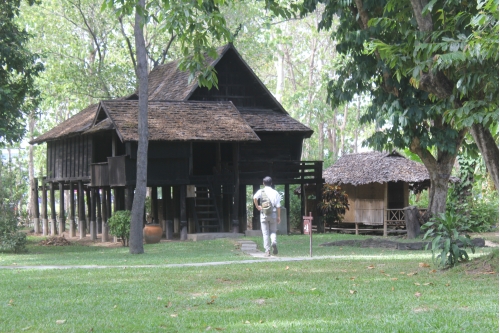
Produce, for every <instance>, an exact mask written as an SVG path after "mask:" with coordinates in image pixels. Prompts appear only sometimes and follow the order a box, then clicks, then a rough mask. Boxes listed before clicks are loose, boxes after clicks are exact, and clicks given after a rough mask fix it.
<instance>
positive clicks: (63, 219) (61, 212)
mask: <svg viewBox="0 0 500 333" xmlns="http://www.w3.org/2000/svg"><path fill="white" fill-rule="evenodd" d="M65 224H66V216H65V214H64V183H63V182H60V183H59V235H61V236H62V234H63V233H64V229H65V228H64V225H65Z"/></svg>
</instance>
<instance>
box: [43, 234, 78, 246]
mask: <svg viewBox="0 0 500 333" xmlns="http://www.w3.org/2000/svg"><path fill="white" fill-rule="evenodd" d="M38 245H42V246H68V245H71V242H70V241H69V240H67V239H66V238H64V236H63V237H49V238H47V239H44V240H42V241H40V242H38Z"/></svg>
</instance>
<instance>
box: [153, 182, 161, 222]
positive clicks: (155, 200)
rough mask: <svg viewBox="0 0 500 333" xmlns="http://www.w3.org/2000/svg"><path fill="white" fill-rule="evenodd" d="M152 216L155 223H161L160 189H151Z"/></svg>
mask: <svg viewBox="0 0 500 333" xmlns="http://www.w3.org/2000/svg"><path fill="white" fill-rule="evenodd" d="M151 215H152V218H153V223H160V221H159V220H158V187H156V186H153V187H152V188H151Z"/></svg>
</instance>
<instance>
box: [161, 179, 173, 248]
mask: <svg viewBox="0 0 500 333" xmlns="http://www.w3.org/2000/svg"><path fill="white" fill-rule="evenodd" d="M161 196H162V198H163V218H164V219H165V238H166V239H173V238H174V211H173V207H172V191H171V187H170V186H163V187H162V189H161Z"/></svg>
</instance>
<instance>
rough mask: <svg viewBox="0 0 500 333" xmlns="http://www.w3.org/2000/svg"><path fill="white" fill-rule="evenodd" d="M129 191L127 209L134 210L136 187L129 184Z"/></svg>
mask: <svg viewBox="0 0 500 333" xmlns="http://www.w3.org/2000/svg"><path fill="white" fill-rule="evenodd" d="M126 191H127V193H126V194H125V209H126V210H130V211H132V204H133V203H134V188H133V187H132V186H130V185H129V186H127V188H126Z"/></svg>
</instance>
